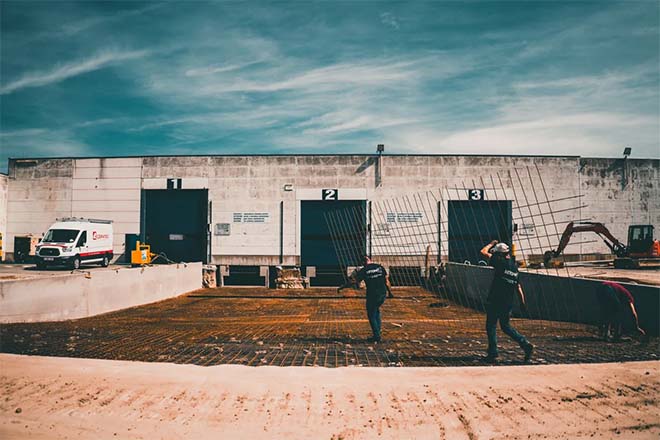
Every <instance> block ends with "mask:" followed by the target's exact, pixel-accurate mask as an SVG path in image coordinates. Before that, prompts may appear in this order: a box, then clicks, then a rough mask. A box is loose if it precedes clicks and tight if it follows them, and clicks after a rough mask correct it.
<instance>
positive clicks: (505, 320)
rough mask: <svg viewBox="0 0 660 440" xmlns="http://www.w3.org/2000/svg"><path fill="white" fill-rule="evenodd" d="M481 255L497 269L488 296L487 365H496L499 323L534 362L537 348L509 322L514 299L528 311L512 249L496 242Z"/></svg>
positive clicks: (527, 357)
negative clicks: (516, 298)
mask: <svg viewBox="0 0 660 440" xmlns="http://www.w3.org/2000/svg"><path fill="white" fill-rule="evenodd" d="M481 254H482V255H483V256H484V257H486V258H488V261H489V265H490V266H492V267H493V268H494V269H495V274H494V277H493V282H492V284H491V286H490V291H489V292H488V299H487V304H486V334H487V335H488V354H487V356H486V357H485V358H484V361H485V362H488V363H492V364H494V363H496V362H497V356H498V353H497V321H499V322H500V328H501V329H502V331H503V332H504V333H506V334H507V335H508V336H509V337H510V338H511V339H513V340H514V341H516V342H517V343H518V344H519V345H520V347H521V348H522V349H523V350H524V352H525V362H529V361H530V359H531V358H532V352H533V351H534V346H533V345H532V344H530V343H529V342H528V341H527V339H525V337H524V336H523V335H521V334H520V333H518V332H517V331H516V329H514V328H513V327H511V324H510V322H509V320H510V317H511V310H512V309H513V300H514V295H515V294H516V293H517V294H518V297H519V299H520V307H521V309H525V308H526V304H525V293H524V292H523V289H522V286H521V284H520V282H519V280H518V265H517V264H516V262H515V260H514V259H512V258H511V255H510V253H509V246H507V245H506V244H505V243H498V242H497V240H493V241H491V242H490V243H488V244H487V245H486V246H484V247H483V249H481Z"/></svg>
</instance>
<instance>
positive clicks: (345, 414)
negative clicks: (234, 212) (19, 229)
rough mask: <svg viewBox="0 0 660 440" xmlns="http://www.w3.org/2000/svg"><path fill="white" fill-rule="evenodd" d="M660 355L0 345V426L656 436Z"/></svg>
mask: <svg viewBox="0 0 660 440" xmlns="http://www.w3.org/2000/svg"><path fill="white" fill-rule="evenodd" d="M658 364H659V362H658V361H651V362H628V363H614V364H582V365H538V366H514V367H474V368H451V367H450V368H301V367H285V368H277V367H261V368H251V367H246V366H241V365H222V366H214V367H200V366H196V365H173V364H163V363H143V362H126V361H102V360H96V359H69V358H54V357H40V356H17V355H8V354H0V365H1V366H2V369H1V374H0V389H1V390H2V396H3V398H2V399H0V438H2V439H5V440H10V439H28V438H29V439H38V440H44V439H66V438H68V439H92V438H93V439H118V438H119V439H181V438H190V439H205V438H223V439H245V438H255V439H256V438H268V439H287V440H289V439H329V440H339V439H344V440H351V439H413V438H414V439H420V440H424V439H436V440H437V439H450V440H462V439H469V440H477V439H571V440H572V439H616V438H621V439H657V438H658V437H659V436H660V417H659V416H658V414H660V408H659V406H658V393H659V391H660V373H659V370H658Z"/></svg>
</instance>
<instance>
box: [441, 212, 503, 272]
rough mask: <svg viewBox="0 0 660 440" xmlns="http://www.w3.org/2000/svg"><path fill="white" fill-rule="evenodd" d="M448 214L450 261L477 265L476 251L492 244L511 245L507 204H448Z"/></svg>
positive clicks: (479, 257) (477, 254)
mask: <svg viewBox="0 0 660 440" xmlns="http://www.w3.org/2000/svg"><path fill="white" fill-rule="evenodd" d="M447 213H448V216H449V219H448V228H449V229H448V238H449V261H453V262H457V263H463V262H465V261H469V262H470V263H471V264H479V262H480V261H483V260H484V258H483V256H482V255H481V254H480V253H479V251H480V250H481V248H483V247H484V245H485V244H486V243H488V242H490V241H491V240H497V241H501V242H504V243H507V244H509V245H511V237H512V233H513V232H512V229H513V222H512V214H511V201H510V200H480V201H470V200H450V201H449V202H448V205H447Z"/></svg>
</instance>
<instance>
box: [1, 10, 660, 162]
mask: <svg viewBox="0 0 660 440" xmlns="http://www.w3.org/2000/svg"><path fill="white" fill-rule="evenodd" d="M659 5H660V3H659V2H657V1H625V2H613V1H594V2H589V1H569V2H561V1H552V2H539V1H534V2H514V1H508V2H494V1H489V2H479V1H466V2H459V1H447V2H441V1H436V2H421V1H414V2H412V1H411V2H366V1H362V2H334V1H333V2H331V1H326V2H310V1H305V2H302V1H301V2H283V1H280V2H257V1H251V2H200V1H191V2H165V3H157V2H133V1H131V2H120V1H105V2H93V1H85V2H73V3H68V2H43V3H40V2H32V1H21V2H12V1H2V2H0V14H1V15H0V20H1V21H0V37H1V38H0V171H2V170H6V163H7V158H8V157H53V156H56V157H58V156H126V155H167V154H298V153H304V154H328V153H332V154H334V153H337V154H344V153H360V154H363V153H374V152H375V150H376V145H377V144H380V143H382V144H385V153H390V154H393V153H401V154H414V153H424V154H530V155H536V154H539V155H581V156H597V157H620V156H621V155H622V151H623V148H624V147H625V146H630V147H632V150H633V153H632V156H631V157H644V158H659V157H660V67H659V66H660V55H659V53H660V49H659V44H660V43H659V42H660V25H659V20H660V18H659V17H660V10H659V8H660V6H659Z"/></svg>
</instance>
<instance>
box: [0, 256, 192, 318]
mask: <svg viewBox="0 0 660 440" xmlns="http://www.w3.org/2000/svg"><path fill="white" fill-rule="evenodd" d="M201 286H202V266H201V263H188V264H186V265H184V264H177V265H167V266H164V265H159V266H150V267H144V268H122V269H117V270H97V271H92V272H91V275H90V276H89V278H88V277H86V276H85V274H82V273H81V274H66V275H54V276H48V277H39V278H30V279H24V280H15V281H2V282H0V322H2V323H9V322H40V321H61V320H66V319H77V318H84V317H87V316H93V315H98V314H101V313H107V312H111V311H113V310H120V309H125V308H128V307H133V306H137V305H141V304H147V303H151V302H155V301H160V300H162V299H166V298H172V297H175V296H178V295H181V294H182V293H186V292H190V291H192V290H196V289H199V288H201Z"/></svg>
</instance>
